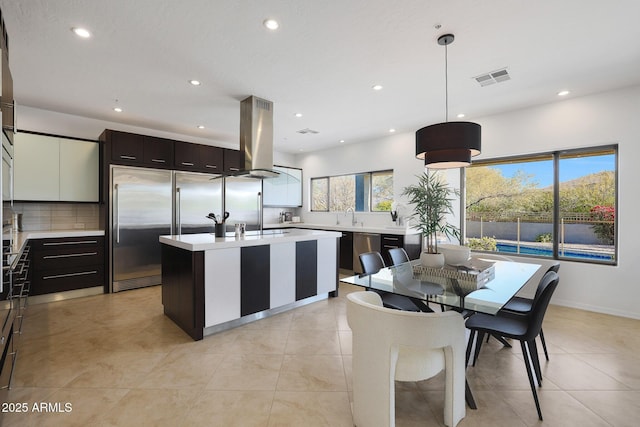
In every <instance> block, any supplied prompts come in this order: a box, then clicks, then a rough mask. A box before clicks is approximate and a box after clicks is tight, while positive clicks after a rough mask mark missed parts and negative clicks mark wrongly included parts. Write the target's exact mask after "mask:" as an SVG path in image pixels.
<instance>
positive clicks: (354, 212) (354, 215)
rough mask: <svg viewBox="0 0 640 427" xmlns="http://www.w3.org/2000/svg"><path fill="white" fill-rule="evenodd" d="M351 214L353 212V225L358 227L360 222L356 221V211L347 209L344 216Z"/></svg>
mask: <svg viewBox="0 0 640 427" xmlns="http://www.w3.org/2000/svg"><path fill="white" fill-rule="evenodd" d="M349 212H351V225H352V226H353V225H356V224H357V223H358V220H357V219H356V211H355V210H354V209H353V208H347V210H346V211H344V214H345V215H346V214H348V213H349Z"/></svg>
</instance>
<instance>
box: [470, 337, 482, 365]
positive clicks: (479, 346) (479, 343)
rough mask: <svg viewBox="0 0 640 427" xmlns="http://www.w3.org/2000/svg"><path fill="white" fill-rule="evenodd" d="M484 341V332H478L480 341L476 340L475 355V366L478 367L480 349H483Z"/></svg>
mask: <svg viewBox="0 0 640 427" xmlns="http://www.w3.org/2000/svg"><path fill="white" fill-rule="evenodd" d="M482 340H484V331H478V339H477V340H476V352H475V353H474V355H473V366H476V362H477V361H478V356H479V355H480V349H481V348H482Z"/></svg>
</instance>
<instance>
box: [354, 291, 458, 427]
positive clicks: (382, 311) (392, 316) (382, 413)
mask: <svg viewBox="0 0 640 427" xmlns="http://www.w3.org/2000/svg"><path fill="white" fill-rule="evenodd" d="M347 321H348V323H349V326H350V327H351V331H352V336H353V349H352V351H353V358H352V361H353V420H354V424H355V425H356V426H358V427H393V426H395V381H422V380H425V379H428V378H431V377H433V376H435V375H437V374H438V373H440V372H441V371H442V370H444V371H445V399H444V423H445V425H447V426H449V427H455V426H456V425H457V424H458V422H459V421H460V420H461V419H462V418H464V416H465V414H466V412H465V411H466V407H465V327H464V322H463V320H462V316H461V315H460V314H459V313H457V312H454V311H448V312H444V313H422V312H408V311H400V310H393V309H389V308H385V307H383V306H382V300H381V298H380V295H378V294H377V293H375V292H353V293H350V294H348V295H347Z"/></svg>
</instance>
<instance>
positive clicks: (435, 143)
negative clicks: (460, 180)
mask: <svg viewBox="0 0 640 427" xmlns="http://www.w3.org/2000/svg"><path fill="white" fill-rule="evenodd" d="M480 135H481V131H480V125H479V124H477V123H472V122H446V123H438V124H435V125H431V126H425V127H423V128H422V129H419V130H418V131H416V157H417V158H418V159H424V161H425V165H426V166H428V167H430V168H440V169H447V168H459V167H465V166H469V165H470V164H471V157H472V156H477V155H478V154H480V146H481V136H480Z"/></svg>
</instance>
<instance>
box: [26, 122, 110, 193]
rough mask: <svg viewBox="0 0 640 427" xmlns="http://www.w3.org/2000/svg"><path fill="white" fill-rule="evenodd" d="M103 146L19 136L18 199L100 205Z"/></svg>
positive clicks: (66, 140)
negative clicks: (100, 162)
mask: <svg viewBox="0 0 640 427" xmlns="http://www.w3.org/2000/svg"><path fill="white" fill-rule="evenodd" d="M98 165H99V144H97V143H95V142H90V141H78V140H73V139H65V138H57V137H51V136H44V135H36V134H30V133H16V135H15V152H14V199H15V200H30V201H65V202H97V201H98V200H99V199H98V173H99V168H98Z"/></svg>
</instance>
